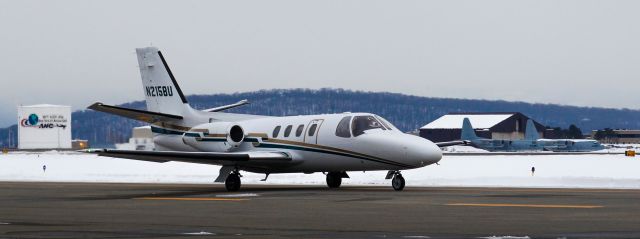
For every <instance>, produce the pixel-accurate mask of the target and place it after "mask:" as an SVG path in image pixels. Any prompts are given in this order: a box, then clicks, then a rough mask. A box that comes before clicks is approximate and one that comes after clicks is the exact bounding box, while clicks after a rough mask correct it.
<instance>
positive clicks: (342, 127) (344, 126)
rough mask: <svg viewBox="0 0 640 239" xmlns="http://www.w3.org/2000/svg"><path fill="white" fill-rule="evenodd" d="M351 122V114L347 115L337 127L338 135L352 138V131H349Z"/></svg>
mask: <svg viewBox="0 0 640 239" xmlns="http://www.w3.org/2000/svg"><path fill="white" fill-rule="evenodd" d="M349 122H351V116H345V117H344V118H342V119H341V120H340V123H338V127H337V128H336V136H338V137H343V138H350V137H351V133H350V132H349Z"/></svg>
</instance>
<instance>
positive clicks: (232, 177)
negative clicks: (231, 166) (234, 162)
mask: <svg viewBox="0 0 640 239" xmlns="http://www.w3.org/2000/svg"><path fill="white" fill-rule="evenodd" d="M240 185H241V182H240V173H239V172H237V171H236V172H233V173H231V174H229V176H227V179H226V180H225V181H224V186H225V188H227V191H229V192H235V191H238V190H240Z"/></svg>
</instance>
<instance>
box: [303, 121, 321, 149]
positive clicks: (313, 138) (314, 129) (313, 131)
mask: <svg viewBox="0 0 640 239" xmlns="http://www.w3.org/2000/svg"><path fill="white" fill-rule="evenodd" d="M322 122H324V120H322V119H314V120H312V121H311V122H309V124H308V125H307V130H306V132H305V133H304V142H305V143H308V144H317V143H318V133H319V132H320V126H322Z"/></svg>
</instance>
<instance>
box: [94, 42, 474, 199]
mask: <svg viewBox="0 0 640 239" xmlns="http://www.w3.org/2000/svg"><path fill="white" fill-rule="evenodd" d="M136 53H137V55H138V64H139V67H140V74H141V75H142V84H143V86H144V88H143V90H144V93H145V98H146V104H147V110H146V111H145V110H137V109H127V108H122V107H118V106H111V105H106V104H102V103H95V104H93V105H91V106H89V109H93V110H97V111H101V112H106V113H110V114H115V115H119V116H123V117H127V118H130V119H135V120H140V121H144V122H147V123H149V124H151V130H152V131H153V133H154V137H153V141H154V144H155V146H156V150H155V151H135V150H115V149H94V150H89V151H88V152H92V153H97V154H98V155H101V156H107V157H116V158H126V159H134V160H144V161H152V162H159V163H163V162H168V161H179V162H189V163H200V164H213V165H220V166H222V167H221V168H220V172H219V175H218V177H217V178H216V180H215V182H224V183H225V186H226V189H227V190H228V191H237V190H239V189H240V177H241V175H240V171H241V170H242V171H248V172H254V173H264V174H265V175H266V176H265V179H263V180H266V179H267V178H268V176H269V174H272V173H315V172H323V173H326V181H327V185H328V186H329V187H330V188H337V187H339V186H340V184H341V183H342V178H349V176H348V175H347V171H372V170H388V173H387V176H386V179H392V183H391V184H392V186H393V188H394V189H395V190H402V189H403V188H404V185H405V181H404V178H403V177H402V175H401V174H400V170H404V169H413V168H420V167H424V166H427V165H430V164H434V163H437V162H438V161H440V159H441V158H442V151H441V150H440V148H439V147H444V146H449V145H455V144H464V143H465V142H464V141H455V142H446V143H438V144H434V143H432V142H431V141H429V140H426V139H424V138H421V137H418V136H414V135H409V134H405V133H403V132H401V131H400V130H398V129H397V128H396V127H394V126H393V125H392V124H391V123H390V122H389V121H387V120H385V119H383V118H382V117H380V116H378V115H375V114H370V113H342V114H321V115H302V116H286V117H270V116H258V115H246V114H232V113H223V112H221V111H224V110H226V109H231V108H234V107H238V106H241V105H244V104H247V103H248V102H247V101H246V100H242V101H239V102H238V103H235V104H231V105H226V106H221V107H216V108H212V109H207V110H196V109H193V108H191V107H190V106H189V104H188V103H187V98H186V97H185V96H184V94H183V93H182V91H181V90H180V87H179V86H178V83H177V82H176V79H175V77H174V76H173V73H172V72H171V70H170V69H169V66H168V65H167V62H166V61H165V59H164V57H163V56H162V53H161V52H160V51H158V49H157V48H155V47H147V48H139V49H136Z"/></svg>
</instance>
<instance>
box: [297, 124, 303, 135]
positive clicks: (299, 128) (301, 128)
mask: <svg viewBox="0 0 640 239" xmlns="http://www.w3.org/2000/svg"><path fill="white" fill-rule="evenodd" d="M302 130H304V125H303V124H301V125H299V126H298V129H296V137H300V135H302Z"/></svg>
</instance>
